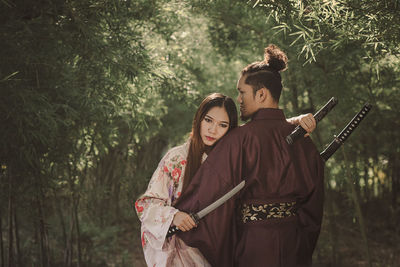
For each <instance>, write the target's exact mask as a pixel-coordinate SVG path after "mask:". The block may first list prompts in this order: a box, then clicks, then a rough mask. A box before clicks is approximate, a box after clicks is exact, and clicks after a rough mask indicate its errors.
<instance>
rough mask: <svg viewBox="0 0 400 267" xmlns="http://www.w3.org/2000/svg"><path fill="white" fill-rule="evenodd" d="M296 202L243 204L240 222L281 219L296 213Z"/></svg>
mask: <svg viewBox="0 0 400 267" xmlns="http://www.w3.org/2000/svg"><path fill="white" fill-rule="evenodd" d="M295 205H296V202H295V201H294V202H282V203H269V204H243V205H242V222H243V223H247V222H249V221H260V220H266V219H272V218H275V219H283V218H287V217H290V216H294V215H296V210H295Z"/></svg>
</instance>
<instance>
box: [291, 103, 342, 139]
mask: <svg viewBox="0 0 400 267" xmlns="http://www.w3.org/2000/svg"><path fill="white" fill-rule="evenodd" d="M337 103H338V100H337V99H336V98H334V97H332V98H331V99H329V101H328V102H327V103H326V104H325V105H324V106H323V107H322V108H321V109H320V110H318V111H317V113H315V115H314V119H315V121H316V123H318V122H320V121H321V120H322V119H323V118H324V117H325V116H326V114H328V113H329V111H331V110H332V109H333V108H334V107H335V106H336V104H337ZM305 134H306V130H304V129H303V128H302V127H301V126H300V125H298V126H297V127H296V128H295V129H294V130H293V132H292V133H291V134H289V135H288V136H286V142H287V143H288V144H289V145H291V144H293V143H294V142H296V140H298V139H299V138H301V137H303V136H304V135H305Z"/></svg>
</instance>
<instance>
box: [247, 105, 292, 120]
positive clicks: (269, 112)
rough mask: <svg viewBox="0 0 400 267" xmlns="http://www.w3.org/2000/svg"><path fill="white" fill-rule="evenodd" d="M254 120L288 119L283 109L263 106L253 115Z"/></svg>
mask: <svg viewBox="0 0 400 267" xmlns="http://www.w3.org/2000/svg"><path fill="white" fill-rule="evenodd" d="M252 120H286V117H285V114H283V110H282V109H277V108H262V109H259V110H258V111H257V112H256V113H255V114H254V115H253V117H252Z"/></svg>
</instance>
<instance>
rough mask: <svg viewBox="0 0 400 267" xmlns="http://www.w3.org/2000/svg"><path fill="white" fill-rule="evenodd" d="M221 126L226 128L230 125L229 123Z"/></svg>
mask: <svg viewBox="0 0 400 267" xmlns="http://www.w3.org/2000/svg"><path fill="white" fill-rule="evenodd" d="M219 126H221V127H222V128H226V127H228V126H229V125H228V124H220V125H219Z"/></svg>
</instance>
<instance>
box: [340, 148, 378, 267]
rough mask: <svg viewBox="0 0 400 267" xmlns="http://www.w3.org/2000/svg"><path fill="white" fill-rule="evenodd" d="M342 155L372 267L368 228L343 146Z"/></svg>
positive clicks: (365, 249) (367, 255)
mask: <svg viewBox="0 0 400 267" xmlns="http://www.w3.org/2000/svg"><path fill="white" fill-rule="evenodd" d="M342 153H343V158H344V162H345V172H346V179H347V183H348V184H349V187H350V195H351V198H352V200H353V203H354V207H355V209H356V215H357V218H358V223H359V226H360V232H361V236H362V239H363V241H364V242H363V247H364V253H365V257H366V259H367V260H368V266H369V267H372V262H371V256H370V252H369V246H368V238H367V233H366V228H365V223H364V217H363V215H362V211H361V206H360V201H359V197H358V195H357V191H356V188H355V186H354V183H353V179H352V175H351V174H350V166H349V161H348V158H347V154H346V152H345V150H344V147H343V146H342Z"/></svg>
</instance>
